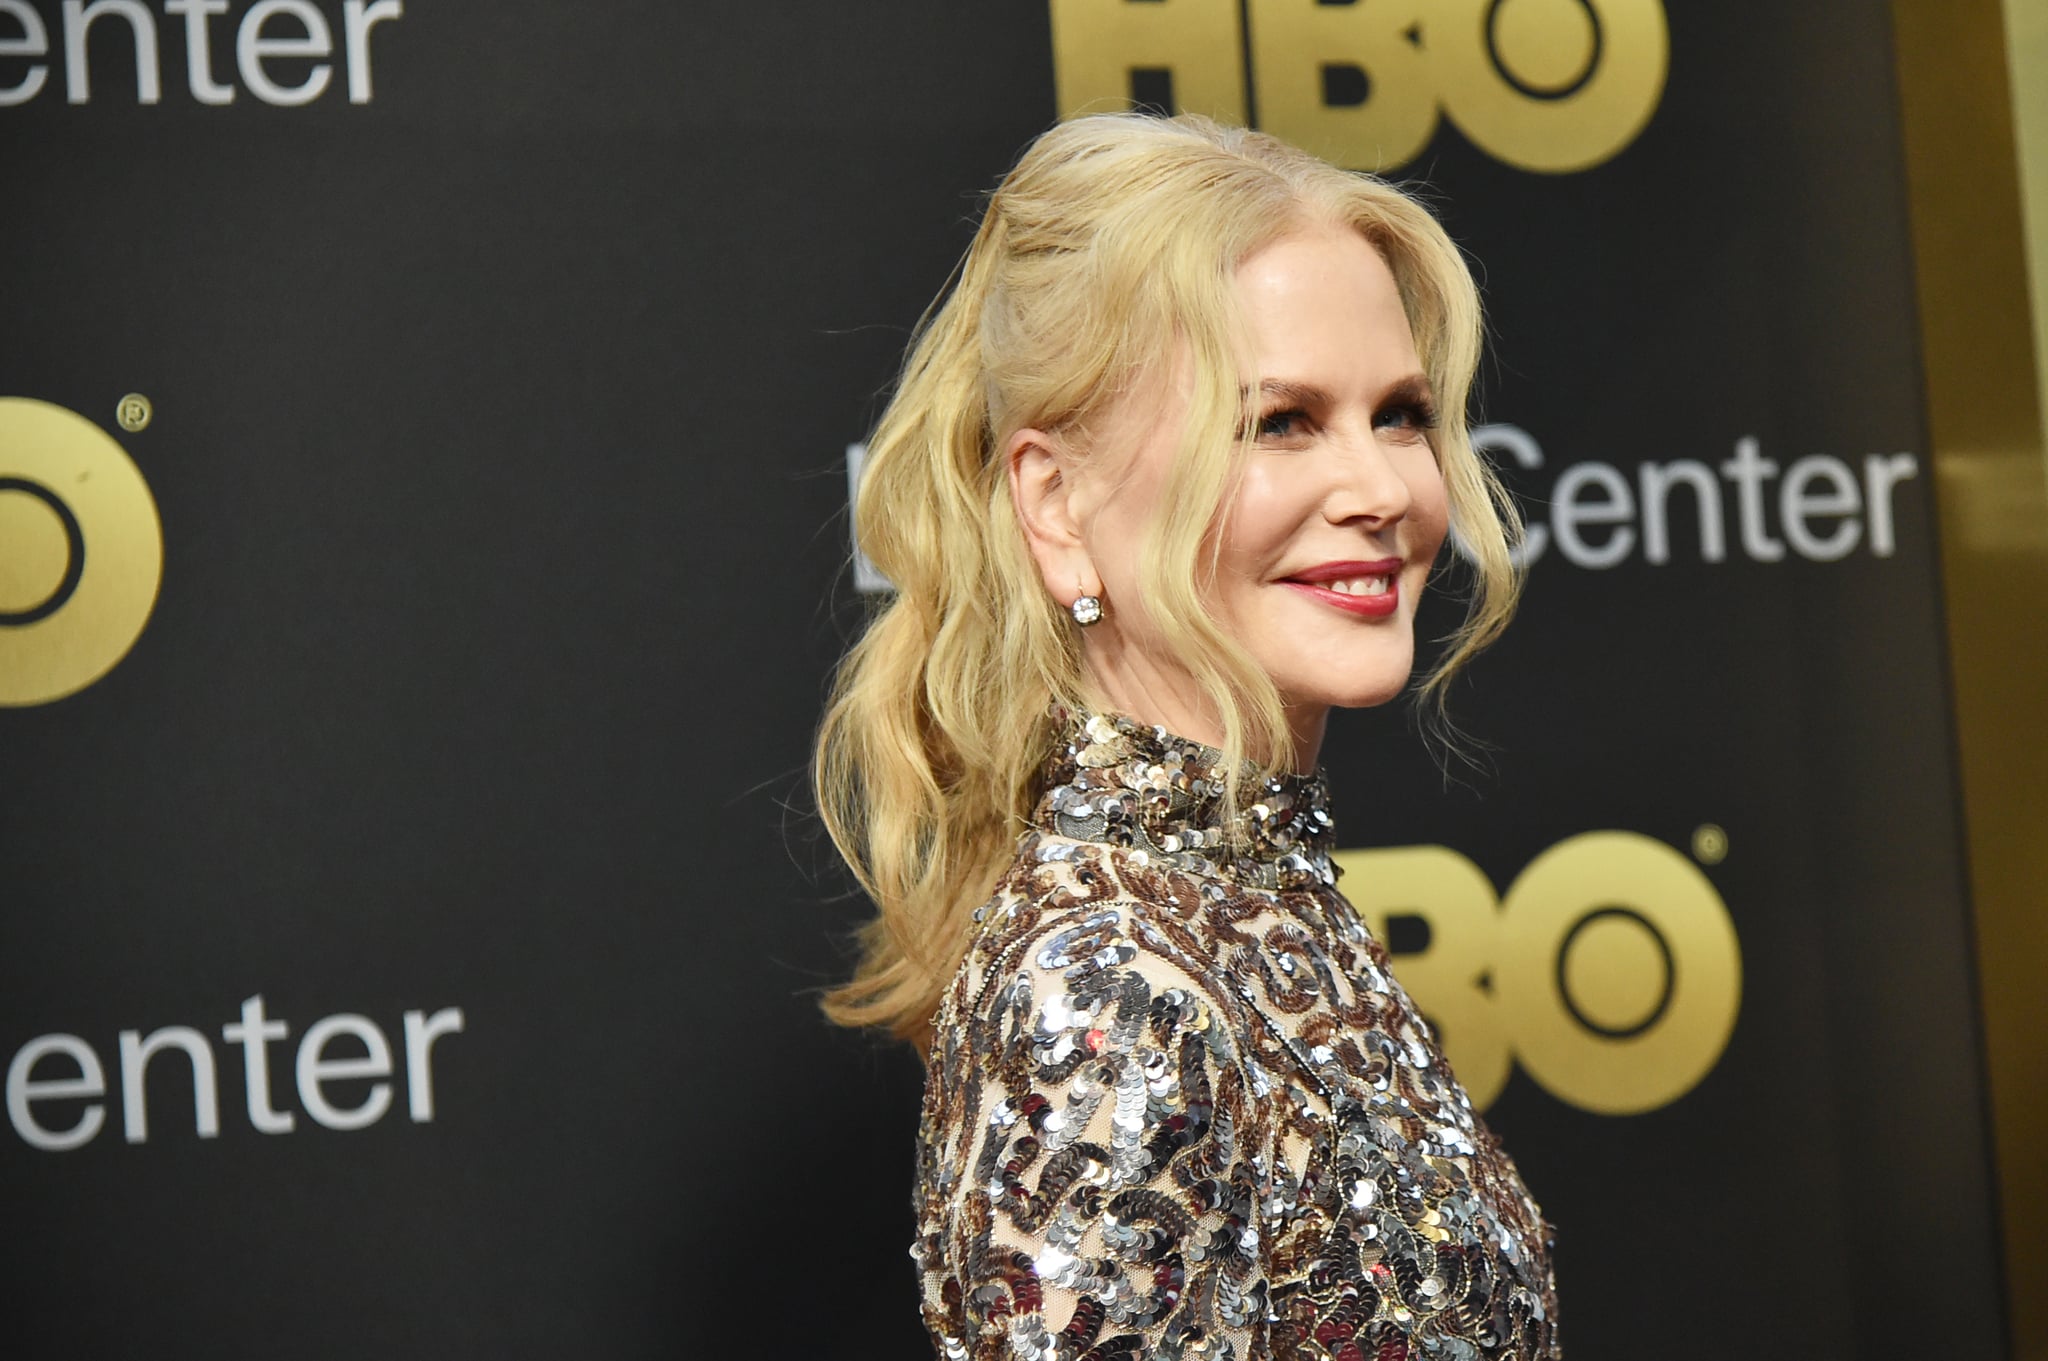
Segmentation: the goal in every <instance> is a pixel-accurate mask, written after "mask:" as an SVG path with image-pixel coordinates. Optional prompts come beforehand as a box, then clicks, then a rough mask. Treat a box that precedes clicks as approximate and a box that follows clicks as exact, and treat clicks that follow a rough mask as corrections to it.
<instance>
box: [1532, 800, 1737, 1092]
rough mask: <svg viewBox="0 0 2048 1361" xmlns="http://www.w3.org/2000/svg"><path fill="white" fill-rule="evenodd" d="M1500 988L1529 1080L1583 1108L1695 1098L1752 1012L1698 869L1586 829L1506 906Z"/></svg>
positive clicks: (1540, 860)
mask: <svg viewBox="0 0 2048 1361" xmlns="http://www.w3.org/2000/svg"><path fill="white" fill-rule="evenodd" d="M1498 950H1499V953H1498V957H1497V961H1498V962H1497V964H1496V967H1495V970H1494V988H1495V992H1496V995H1497V996H1498V998H1499V1000H1500V1005H1501V1007H1502V1008H1503V1009H1504V1010H1505V1011H1506V1012H1507V1014H1508V1017H1509V1026H1508V1028H1509V1030H1510V1032H1511V1033H1512V1034H1513V1035H1514V1037H1515V1054H1516V1057H1518V1058H1519V1059H1520V1060H1521V1062H1522V1066H1523V1067H1524V1068H1526V1069H1527V1070H1528V1072H1529V1075H1530V1076H1531V1077H1533V1078H1535V1079H1536V1081H1537V1082H1538V1083H1540V1084H1541V1085H1542V1086H1543V1087H1544V1088H1545V1089H1547V1090H1548V1091H1550V1092H1551V1093H1552V1094H1553V1095H1555V1096H1558V1097H1559V1098H1561V1099H1563V1100H1565V1101H1569V1102H1570V1103H1571V1104H1573V1105H1574V1106H1577V1107H1579V1108H1580V1109H1582V1110H1589V1111H1598V1112H1601V1113H1603V1114H1607V1115H1633V1114H1635V1113H1637V1112H1639V1111H1647V1110H1655V1109H1656V1108H1657V1107H1659V1106H1663V1105H1667V1104H1669V1103H1670V1102H1672V1101H1675V1100H1677V1099H1678V1098H1679V1097H1681V1096H1683V1095H1684V1094H1685V1093H1687V1092H1689V1091H1691V1090H1692V1089H1693V1088H1694V1087H1695V1086H1697V1085H1698V1084H1699V1081H1700V1079H1701V1078H1703V1077H1705V1076H1706V1075H1707V1073H1708V1072H1709V1071H1710V1070H1711V1069H1712V1068H1713V1066H1714V1064H1715V1063H1716V1062H1717V1061H1718V1060H1719V1059H1720V1057H1721V1051H1722V1050H1723V1049H1725V1048H1726V1047H1727V1045H1728V1037H1729V1036H1730V1035H1731V1034H1732V1033H1733V1032H1734V1029H1735V1018H1736V1015H1737V1013H1738V1012H1739V1011H1740V1010H1741V1005H1742V948H1741V946H1740V945H1739V944H1738V943H1737V941H1736V938H1735V924H1734V923H1733V922H1732V921H1730V920H1729V917H1728V908H1727V905H1726V904H1725V903H1723V902H1722V901H1721V895H1720V894H1719V893H1717V892H1715V890H1714V886H1713V884H1712V883H1711V882H1709V881H1708V879H1707V877H1706V875H1704V874H1702V873H1700V871H1699V867H1698V866H1696V865H1694V864H1693V863H1692V862H1691V861H1690V860H1687V859H1686V858H1685V857H1684V856H1682V855H1680V854H1679V853H1678V852H1677V851H1675V850H1673V849H1671V847H1669V846H1667V845H1665V844H1664V843H1663V842H1661V841H1657V840H1655V839H1653V838H1651V837H1647V836H1641V835H1638V834H1637V833H1635V832H1618V831H1611V832H1584V833H1581V834H1580V835H1578V836H1575V837H1571V838H1569V839H1567V840H1565V841H1561V842H1559V843H1558V844H1557V845H1555V846H1553V847H1551V848H1550V849H1549V850H1547V851H1545V852H1544V853H1543V854H1542V855H1539V856H1537V857H1536V859H1535V860H1534V861H1532V862H1530V865H1529V867H1528V868H1527V869H1526V870H1523V871H1522V874H1521V877H1520V878H1518V879H1516V880H1515V882H1514V885H1513V886H1512V887H1511V888H1509V890H1508V893H1507V898H1506V900H1505V902H1504V903H1503V912H1502V925H1501V939H1500V944H1499V947H1498Z"/></svg>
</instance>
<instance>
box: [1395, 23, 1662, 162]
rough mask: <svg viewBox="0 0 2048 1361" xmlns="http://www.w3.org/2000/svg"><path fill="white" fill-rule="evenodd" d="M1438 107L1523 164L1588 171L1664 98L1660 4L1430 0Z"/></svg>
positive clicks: (1474, 137)
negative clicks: (1440, 100) (1441, 105)
mask: <svg viewBox="0 0 2048 1361" xmlns="http://www.w3.org/2000/svg"><path fill="white" fill-rule="evenodd" d="M1431 12H1432V14H1433V15H1434V16H1435V19H1436V25H1437V26H1436V27H1435V28H1434V29H1432V30H1431V32H1432V36H1433V37H1435V38H1436V39H1437V41H1434V42H1432V44H1431V47H1430V51H1431V59H1432V61H1433V62H1434V63H1435V66H1434V69H1435V71H1436V73H1437V79H1438V81H1439V82H1440V88H1441V89H1442V91H1443V102H1444V108H1445V109H1446V110H1447V111H1448V112H1449V113H1450V115H1451V118H1452V119H1453V121H1455V122H1456V123H1457V124H1458V126H1459V127H1461V128H1463V129H1464V130H1465V133H1466V135H1468V136H1469V137H1471V138H1472V140H1473V141H1475V142H1477V143H1478V144H1479V145H1480V146H1481V147H1483V148H1484V149H1485V150H1487V151H1489V152H1491V153H1492V154H1493V155H1495V156H1497V157H1499V158H1500V159H1501V160H1504V161H1507V162H1508V163H1510V164H1512V165H1518V166H1521V167H1522V168H1523V169H1525V170H1537V171H1545V172H1548V173H1551V174H1569V173H1571V172H1574V171H1579V170H1587V169H1590V168H1591V167H1593V166H1596V165H1598V164H1600V163H1601V162H1602V161H1605V160H1607V159H1608V158H1609V157H1611V156H1613V155H1615V154H1616V153H1617V152H1619V151H1620V150H1621V149H1622V148H1623V147H1625V146H1627V145H1628V144H1629V143H1630V142H1633V141H1634V140H1635V139H1636V135H1637V134H1638V133H1640V132H1641V131H1642V130H1643V125H1644V124H1646V123H1648V122H1649V121H1650V115H1651V114H1653V113H1655V112H1656V110H1657V105H1658V103H1659V101H1660V100H1661V99H1662V98H1663V95H1664V77H1665V73H1666V70H1667V67H1668V65H1669V62H1670V52H1671V35H1670V32H1669V30H1668V29H1667V27H1666V25H1665V19H1664V5H1663V2H1662V0H1435V3H1434V5H1433V6H1432V7H1431Z"/></svg>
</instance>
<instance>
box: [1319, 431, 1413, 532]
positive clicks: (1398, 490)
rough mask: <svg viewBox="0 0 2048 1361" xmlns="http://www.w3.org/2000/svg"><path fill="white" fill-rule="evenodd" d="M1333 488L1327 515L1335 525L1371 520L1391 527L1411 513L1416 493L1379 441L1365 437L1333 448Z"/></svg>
mask: <svg viewBox="0 0 2048 1361" xmlns="http://www.w3.org/2000/svg"><path fill="white" fill-rule="evenodd" d="M1329 462H1330V466H1331V470H1332V471H1331V479H1332V480H1331V485H1330V490H1329V493H1328V494H1327V495H1326V496H1325V497H1324V498H1323V514H1324V515H1325V517H1327V518H1328V519H1329V521H1330V522H1331V523H1332V524H1343V523H1346V522H1347V521H1351V520H1367V521H1373V522H1378V523H1385V524H1391V523H1393V522H1394V521H1396V520H1399V519H1400V518H1401V517H1402V516H1404V515H1406V514H1407V513H1408V508H1409V506H1410V505H1411V504H1413V502H1414V493H1413V492H1412V491H1411V490H1410V488H1409V486H1408V480H1407V479H1406V478H1405V477H1403V476H1402V475H1401V470H1400V468H1399V467H1398V466H1397V465H1396V464H1395V461H1394V459H1393V458H1392V457H1391V456H1390V455H1389V453H1388V451H1387V450H1386V448H1385V447H1384V446H1383V445H1382V444H1381V443H1380V441H1379V440H1377V439H1373V438H1371V437H1364V438H1360V439H1355V440H1347V441H1344V442H1342V443H1341V444H1340V445H1338V446H1336V447H1333V448H1332V450H1331V458H1330V460H1329Z"/></svg>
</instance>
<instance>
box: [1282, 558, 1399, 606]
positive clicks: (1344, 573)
mask: <svg viewBox="0 0 2048 1361" xmlns="http://www.w3.org/2000/svg"><path fill="white" fill-rule="evenodd" d="M1366 578H1378V579H1380V580H1383V581H1384V582H1385V583H1386V587H1385V589H1384V590H1375V592H1374V594H1371V595H1361V594H1354V593H1353V592H1352V591H1344V590H1337V589H1334V583H1337V582H1345V583H1349V584H1351V585H1353V586H1354V587H1355V586H1356V585H1357V584H1358V583H1359V582H1360V581H1362V580H1363V579H1366ZM1324 583H1332V584H1331V585H1325V584H1324ZM1280 584H1281V585H1282V586H1288V587H1292V588H1293V589H1294V590H1297V591H1299V592H1301V593H1302V594H1303V595H1305V596H1308V597H1309V598H1310V599H1312V600H1317V601H1320V602H1322V603H1323V604H1325V605H1329V606H1332V607H1334V608H1336V609H1340V610H1343V611H1344V612H1345V613H1346V614H1354V615H1361V616H1363V617H1365V618H1368V619H1384V618H1386V617H1387V616H1388V615H1390V614H1392V613H1394V612H1395V611H1396V610H1398V609H1400V608H1401V559H1399V558H1378V559H1375V560H1374V561H1372V562H1357V561H1347V562H1325V563H1319V564H1317V565H1316V566H1314V567H1310V568H1308V569H1306V570H1305V571H1300V572H1296V573H1295V574H1294V575H1293V576H1290V577H1285V578H1283V579H1282V580H1281V582H1280Z"/></svg>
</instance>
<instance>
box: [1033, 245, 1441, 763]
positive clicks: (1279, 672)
mask: <svg viewBox="0 0 2048 1361" xmlns="http://www.w3.org/2000/svg"><path fill="white" fill-rule="evenodd" d="M1237 293H1238V298H1239V301H1240V304H1241V305H1242V307H1243V310H1244V317H1245V319H1246V321H1247V322H1248V330H1249V334H1250V339H1251V344H1252V347H1253V353H1252V354H1251V355H1250V356H1249V358H1250V360H1251V362H1252V364H1253V366H1254V367H1253V369H1252V371H1253V372H1256V373H1257V374H1258V375H1260V379H1261V384H1262V386H1261V390H1260V391H1259V392H1257V393H1254V394H1250V395H1249V398H1248V400H1249V401H1250V403H1251V411H1252V415H1253V416H1254V417H1255V419H1256V420H1257V423H1258V434H1257V438H1256V442H1255V444H1254V446H1253V448H1252V450H1251V453H1250V455H1249V458H1248V461H1247V462H1246V463H1245V465H1244V468H1243V472H1242V477H1241V479H1240V480H1239V482H1238V485H1237V488H1236V492H1235V495H1234V496H1233V497H1232V498H1231V499H1230V501H1229V502H1228V503H1227V505H1226V506H1225V510H1224V516H1223V519H1222V522H1221V529H1220V559H1219V570H1218V573H1217V576H1216V578H1215V580H1214V581H1213V582H1211V583H1208V586H1207V596H1206V598H1207V599H1208V601H1209V603H1210V606H1211V608H1212V609H1213V610H1214V612H1215V614H1216V616H1217V618H1218V621H1219V622H1220V623H1222V624H1223V626H1224V627H1225V628H1226V629H1228V630H1229V631H1230V632H1231V634H1232V635H1233V636H1234V637H1235V638H1237V639H1238V641H1239V642H1241V643H1242V644H1243V645H1244V646H1245V647H1246V648H1247V649H1248V650H1249V651H1250V653H1251V655H1252V656H1253V658H1255V659H1256V660H1257V661H1258V663H1259V664H1260V665H1261V666H1262V667H1263V668H1264V669H1265V671H1266V674H1267V675H1268V676H1270V677H1271V678H1272V680H1273V682H1274V684H1275V686H1276V687H1277V688H1278V689H1279V691H1280V694H1281V697H1282V699H1283V700H1284V701H1285V702H1286V704H1287V706H1288V708H1289V711H1290V714H1291V716H1292V717H1293V718H1294V720H1295V722H1294V727H1295V731H1296V735H1297V741H1298V744H1299V745H1305V746H1306V747H1307V748H1308V751H1307V753H1305V754H1307V755H1311V756H1312V755H1313V750H1314V746H1315V745H1316V744H1317V743H1319V742H1320V739H1321V733H1322V720H1323V717H1324V716H1325V715H1326V714H1327V712H1328V710H1329V708H1330V707H1331V706H1333V705H1334V706H1344V707H1360V706H1365V705H1372V704H1380V703H1383V702H1385V701H1387V700H1389V699H1391V698H1393V697H1394V696H1395V695H1397V694H1398V693H1400V691H1401V689H1402V687H1403V686H1404V685H1405V684H1406V683H1407V681H1408V677H1409V673H1410V671H1411V670H1412V668H1413V665H1414V656H1415V630H1414V621H1415V607H1416V604H1417V601H1418V598H1419V597H1420V596H1421V594H1422V588H1423V583H1424V580H1425V579H1426V578H1427V577H1428V575H1429V568H1430V564H1431V562H1432V561H1433V560H1434V559H1435V557H1436V554H1437V550H1438V549H1439V548H1440V547H1441V546H1442V545H1443V541H1444V536H1445V532H1446V526H1447V522H1448V510H1447V506H1446V498H1445V493H1444V482H1443V475H1442V473H1441V472H1440V471H1439V470H1438V467H1437V460H1436V453H1435V450H1434V449H1433V447H1432V427H1433V426H1434V424H1435V414H1434V399H1433V397H1432V396H1431V394H1430V391H1429V384H1428V380H1427V378H1426V377H1425V376H1424V374H1423V371H1422V364H1421V361H1420V360H1419V359H1418V358H1417V356H1416V353H1415V342H1414V338H1413V336H1412V335H1411V333H1410V331H1409V328H1408V319H1407V314H1406V313H1405V312H1404V311H1403V309H1402V306H1401V297H1400V294H1399V292H1398V290H1397V289H1396V287H1395V284H1394V278H1393V275H1392V273H1391V272H1390V271H1389V270H1388V268H1387V265H1386V262H1385V261H1384V260H1383V259H1382V258H1381V257H1380V254H1379V252H1378V251H1376V250H1375V249H1374V248H1373V247H1372V246H1370V245H1369V244H1367V243H1366V241H1365V240H1364V238H1362V237H1361V236H1359V235H1358V234H1357V233H1355V232H1352V231H1348V230H1341V229H1335V228H1329V229H1319V230H1313V231H1307V232H1304V233H1302V234H1299V235H1294V236H1289V237H1286V238H1284V239H1282V240H1280V241H1277V242H1275V243H1273V244H1272V245H1270V246H1267V247H1265V248H1264V249H1262V250H1260V251H1258V252H1256V253H1255V254H1253V255H1251V256H1250V257H1248V258H1247V259H1246V260H1245V261H1244V263H1243V265H1242V266H1241V267H1240V268H1239V270H1238V273H1237ZM1176 388H1177V390H1176ZM1186 405H1187V389H1186V378H1185V375H1184V374H1183V375H1182V376H1181V377H1180V378H1179V379H1178V380H1177V381H1176V379H1175V378H1173V377H1170V376H1162V377H1158V378H1157V381H1156V384H1155V389H1154V391H1153V392H1152V393H1151V394H1146V393H1144V392H1142V391H1140V392H1133V393H1131V394H1128V395H1127V396H1125V397H1124V398H1122V399H1120V401H1119V403H1118V404H1117V406H1116V407H1115V408H1114V409H1112V410H1111V411H1110V412H1109V413H1107V417H1106V419H1105V420H1103V421H1102V422H1100V423H1099V424H1097V425H1096V427H1095V430H1094V435H1095V439H1094V441H1093V442H1094V444H1095V446H1096V453H1097V454H1098V455H1101V456H1106V457H1098V458H1096V459H1092V460H1091V461H1090V462H1089V463H1088V464H1087V465H1084V467H1083V468H1082V469H1081V470H1080V471H1081V474H1082V475H1081V476H1080V477H1079V478H1077V484H1076V485H1075V486H1074V488H1073V489H1072V492H1071V495H1072V497H1073V501H1074V508H1075V511H1076V514H1075V523H1076V526H1077V528H1078V531H1079V537H1080V539H1081V545H1080V546H1081V547H1082V548H1083V549H1085V553H1086V559H1087V561H1088V562H1089V564H1091V565H1092V566H1093V568H1094V569H1095V572H1096V574H1097V575H1098V577H1099V580H1100V584H1101V591H1100V594H1101V595H1102V597H1103V599H1104V601H1105V604H1106V606H1107V615H1106V617H1105V618H1104V620H1103V622H1102V623H1101V624H1099V625H1096V626H1095V627H1093V628H1091V629H1089V630H1087V631H1086V632H1085V633H1084V634H1083V635H1082V638H1083V647H1084V652H1085V655H1086V657H1087V660H1088V664H1089V667H1090V670H1091V672H1092V673H1093V674H1094V676H1095V679H1096V680H1097V682H1098V683H1099V684H1101V685H1102V686H1103V688H1104V689H1105V690H1106V691H1107V692H1108V696H1109V698H1110V699H1111V700H1112V701H1113V702H1116V703H1117V704H1118V705H1119V706H1120V707H1123V708H1125V709H1126V710H1127V711H1130V712H1133V713H1134V714H1136V715H1137V716H1140V717H1144V718H1146V719H1147V720H1148V721H1152V722H1163V723H1168V724H1169V726H1171V725H1172V724H1173V723H1174V722H1175V721H1176V720H1179V721H1181V722H1187V721H1189V718H1188V715H1186V714H1185V712H1182V713H1174V712H1173V711H1174V710H1176V709H1182V710H1184V709H1185V699H1186V685H1185V678H1184V677H1177V676H1175V675H1174V674H1173V671H1174V668H1173V667H1172V666H1171V663H1170V661H1169V660H1167V654H1166V653H1165V652H1164V651H1163V649H1162V648H1161V646H1160V643H1159V639H1158V637H1157V635H1156V633H1155V632H1154V631H1153V629H1152V626H1151V623H1150V620H1149V619H1148V617H1147V615H1146V612H1145V610H1144V608H1143V600H1142V598H1141V593H1140V587H1139V584H1138V580H1139V579H1138V545H1139V544H1140V542H1141V541H1142V539H1143V536H1144V529H1145V525H1146V523H1147V521H1148V520H1149V519H1150V518H1151V516H1152V514H1153V512H1154V510H1155V509H1156V506H1157V500H1158V497H1159V496H1160V495H1161V494H1162V492H1161V489H1162V488H1163V486H1164V485H1165V481H1166V473H1167V470H1168V467H1169V464H1170V461H1171V459H1172V458H1173V457H1174V454H1175V449H1176V445H1177V442H1178V439H1179V435H1180V429H1181V425H1182V423H1183V421H1182V419H1181V418H1180V416H1179V415H1178V414H1177V413H1182V412H1184V411H1185V408H1186ZM1125 450H1128V455H1124V454H1123V451H1125ZM1051 575H1052V573H1050V572H1049V573H1048V576H1049V577H1050V576H1051ZM1049 584H1053V585H1054V588H1055V590H1058V589H1059V588H1060V587H1059V584H1058V583H1053V582H1049ZM1068 591H1069V593H1071V591H1072V587H1071V586H1069V587H1068ZM1063 598H1071V594H1069V595H1067V596H1064V597H1063ZM1176 692H1178V694H1179V696H1180V699H1179V700H1175V699H1174V698H1172V696H1173V695H1174V694H1175V693H1176ZM1148 710H1149V711H1150V712H1149V713H1148V712H1147V711H1148ZM1179 730H1180V731H1183V732H1185V731H1186V729H1185V728H1181V729H1179ZM1187 735H1189V736H1201V734H1199V733H1192V732H1190V733H1188V734H1187Z"/></svg>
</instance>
